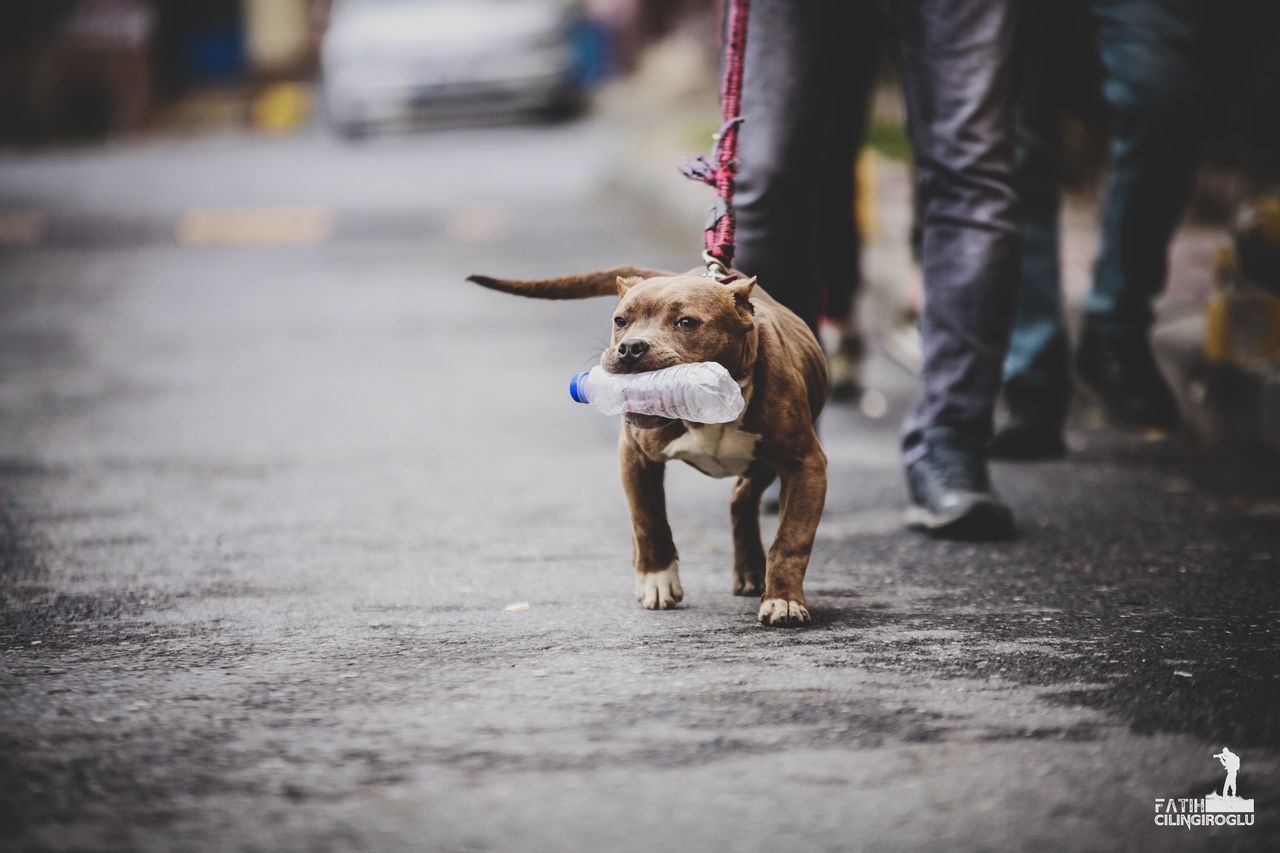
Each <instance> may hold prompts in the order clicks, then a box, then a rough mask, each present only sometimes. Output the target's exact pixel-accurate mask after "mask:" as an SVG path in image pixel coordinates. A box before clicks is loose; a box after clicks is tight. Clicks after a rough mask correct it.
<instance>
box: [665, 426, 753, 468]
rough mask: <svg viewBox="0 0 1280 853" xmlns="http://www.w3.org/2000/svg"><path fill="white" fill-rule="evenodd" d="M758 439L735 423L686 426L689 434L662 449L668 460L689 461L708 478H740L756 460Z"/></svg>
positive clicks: (686, 433)
mask: <svg viewBox="0 0 1280 853" xmlns="http://www.w3.org/2000/svg"><path fill="white" fill-rule="evenodd" d="M759 440H760V436H758V435H756V434H755V433H752V432H744V431H743V430H742V429H740V428H739V424H737V423H729V424H689V429H688V431H686V432H685V434H684V435H682V436H680V437H679V438H677V439H676V440H675V441H673V442H671V443H670V444H668V445H667V446H666V447H664V448H662V453H663V455H664V456H666V457H667V458H668V459H679V460H681V461H682V462H688V463H689V464H690V465H692V466H693V467H695V468H697V469H698V470H699V471H701V472H702V473H704V474H707V475H708V476H711V477H740V476H742V475H743V474H744V473H746V470H747V466H748V465H750V464H751V463H752V461H753V460H754V459H755V458H756V442H758V441H759Z"/></svg>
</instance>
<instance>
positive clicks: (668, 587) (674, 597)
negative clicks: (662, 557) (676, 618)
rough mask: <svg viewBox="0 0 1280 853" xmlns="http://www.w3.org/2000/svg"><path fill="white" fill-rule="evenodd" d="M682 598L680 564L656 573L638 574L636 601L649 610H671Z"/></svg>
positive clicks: (676, 563)
mask: <svg viewBox="0 0 1280 853" xmlns="http://www.w3.org/2000/svg"><path fill="white" fill-rule="evenodd" d="M682 598H684V587H682V586H681V585H680V564H679V563H678V562H673V563H672V564H671V565H669V566H667V567H666V568H665V569H662V570H660V571H656V572H636V601H638V602H640V603H641V604H643V605H644V606H645V607H646V608H648V609H649V610H670V609H671V608H673V607H675V606H676V604H677V603H678V602H679V601H680V600H681V599H682Z"/></svg>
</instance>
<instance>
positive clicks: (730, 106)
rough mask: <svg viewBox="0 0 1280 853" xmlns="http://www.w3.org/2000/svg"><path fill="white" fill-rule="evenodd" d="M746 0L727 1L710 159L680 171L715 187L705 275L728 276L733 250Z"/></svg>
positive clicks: (701, 159) (705, 240)
mask: <svg viewBox="0 0 1280 853" xmlns="http://www.w3.org/2000/svg"><path fill="white" fill-rule="evenodd" d="M749 5H750V0H732V2H730V4H729V22H728V27H726V29H727V41H726V42H725V48H724V80H723V81H722V82H721V85H720V103H721V117H722V118H723V121H724V123H723V124H722V125H721V126H720V132H719V133H717V134H716V144H715V148H714V149H713V151H712V153H711V157H712V161H708V160H707V158H705V157H699V158H697V159H696V160H694V161H693V162H691V163H686V164H685V165H684V166H683V167H682V168H681V171H682V172H684V174H685V176H686V177H689V178H692V179H694V180H697V181H702V182H703V183H706V184H711V185H712V186H714V187H715V188H716V203H715V205H714V206H713V207H712V208H711V212H710V214H709V215H708V217H707V228H706V231H705V232H704V233H703V246H704V247H705V251H703V253H702V259H703V260H704V261H706V263H707V275H709V276H712V277H715V278H718V279H721V280H722V281H723V280H727V279H729V278H732V274H731V273H730V270H731V269H732V268H733V251H734V211H733V191H734V176H735V175H736V174H737V169H738V125H739V124H741V122H742V117H741V116H740V115H739V112H740V111H741V108H742V74H743V65H744V64H745V60H746V52H747V7H748V6H749Z"/></svg>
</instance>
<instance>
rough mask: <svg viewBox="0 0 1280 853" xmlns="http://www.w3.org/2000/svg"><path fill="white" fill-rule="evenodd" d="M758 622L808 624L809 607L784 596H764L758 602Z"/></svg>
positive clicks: (773, 624)
mask: <svg viewBox="0 0 1280 853" xmlns="http://www.w3.org/2000/svg"><path fill="white" fill-rule="evenodd" d="M758 618H759V619H760V624H762V625H770V626H777V625H808V624H809V608H807V607H805V606H804V605H803V604H801V603H800V602H798V601H788V600H787V599H785V598H766V599H765V600H764V601H763V602H761V604H760V615H759V617H758Z"/></svg>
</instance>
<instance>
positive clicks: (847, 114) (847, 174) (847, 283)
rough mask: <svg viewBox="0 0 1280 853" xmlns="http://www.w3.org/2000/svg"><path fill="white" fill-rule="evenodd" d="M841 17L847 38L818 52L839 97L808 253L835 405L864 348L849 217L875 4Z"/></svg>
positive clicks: (850, 389) (848, 392)
mask: <svg viewBox="0 0 1280 853" xmlns="http://www.w3.org/2000/svg"><path fill="white" fill-rule="evenodd" d="M845 14H846V18H845V19H844V20H845V21H846V23H845V25H844V30H845V32H846V33H847V37H846V38H844V39H841V40H840V43H839V44H838V45H835V46H833V48H832V49H830V50H827V51H825V53H826V56H825V62H826V65H827V67H826V70H825V72H824V73H825V74H826V75H827V77H828V79H832V80H835V81H838V83H839V89H840V94H839V98H838V100H837V101H836V102H834V103H833V104H832V105H831V106H832V108H831V109H829V110H828V113H827V123H828V132H827V134H826V138H825V139H824V140H823V149H822V153H821V165H820V166H819V171H818V174H817V179H816V181H815V186H814V192H815V196H816V208H815V212H816V216H817V221H816V222H815V223H814V225H815V227H814V229H813V232H812V233H813V237H814V241H813V246H812V248H811V249H810V251H811V252H813V255H814V259H815V263H816V269H817V274H818V276H819V280H820V281H821V282H822V318H823V320H824V322H826V323H827V324H828V325H829V326H830V328H831V330H832V331H834V332H835V336H836V344H835V349H834V350H832V351H831V352H830V353H829V354H828V359H827V375H828V378H829V379H830V382H831V399H832V400H834V401H841V400H856V399H857V398H859V397H860V396H861V394H862V360H863V355H864V351H865V346H864V344H863V335H862V330H861V328H860V326H859V323H858V316H857V313H858V312H857V299H858V293H859V291H860V289H861V284H862V234H861V233H860V231H859V228H858V223H857V221H856V217H855V215H854V208H855V206H856V200H857V180H856V178H855V175H854V169H855V166H856V164H857V160H858V155H859V153H860V151H861V149H862V144H863V140H864V139H865V137H866V131H867V119H868V113H869V110H870V105H871V104H870V102H871V90H872V87H873V86H874V84H875V75H876V70H877V68H878V67H879V64H880V63H879V60H880V37H881V33H882V30H883V27H882V25H881V20H880V9H879V8H878V6H877V5H876V4H874V3H866V2H858V3H851V4H849V9H848V11H847V12H846V13H845Z"/></svg>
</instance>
